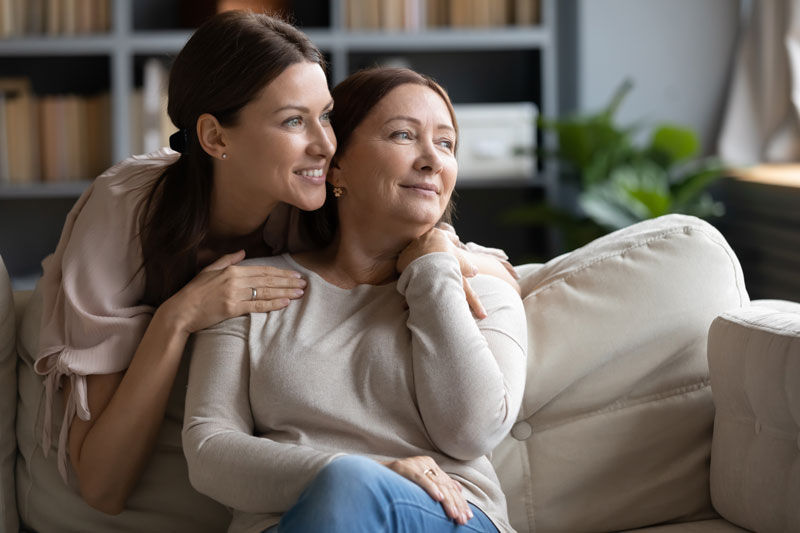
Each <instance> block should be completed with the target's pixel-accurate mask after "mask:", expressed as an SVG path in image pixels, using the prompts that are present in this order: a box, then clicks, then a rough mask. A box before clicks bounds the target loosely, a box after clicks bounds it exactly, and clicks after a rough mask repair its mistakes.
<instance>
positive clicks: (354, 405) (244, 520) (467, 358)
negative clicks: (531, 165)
mask: <svg viewBox="0 0 800 533" xmlns="http://www.w3.org/2000/svg"><path fill="white" fill-rule="evenodd" d="M333 97H334V99H335V102H336V112H335V114H334V117H333V121H334V122H333V125H334V129H335V131H336V132H337V136H338V139H339V147H340V151H339V152H338V153H337V156H336V157H335V158H334V161H333V163H332V167H331V170H330V171H329V174H328V181H329V183H330V184H331V185H332V186H333V195H332V198H330V202H332V203H333V205H334V210H335V213H336V217H330V216H328V217H325V216H323V219H324V220H323V221H322V222H321V223H319V224H315V225H314V228H315V229H316V231H317V235H318V237H319V238H320V239H325V238H326V237H329V238H330V242H329V243H328V244H327V245H326V246H324V247H323V248H321V249H319V250H317V251H314V252H308V253H303V254H297V255H289V254H284V255H282V256H279V257H272V258H264V259H260V260H257V261H256V262H255V264H259V265H269V266H273V267H277V268H284V269H290V270H297V271H299V272H301V273H302V274H303V275H304V276H306V277H307V278H308V286H307V288H306V294H305V296H304V298H303V299H302V300H298V301H297V302H295V304H294V305H292V306H289V307H287V308H285V309H282V310H280V311H273V312H271V313H268V314H267V313H260V314H258V313H256V314H251V315H249V316H244V317H239V318H234V319H231V320H228V321H226V322H223V323H222V324H220V325H218V326H216V327H214V328H211V329H208V330H205V331H203V332H201V333H199V334H197V335H196V337H195V347H194V353H193V359H192V364H191V371H190V379H189V389H188V393H187V404H186V416H185V421H184V430H183V443H184V451H185V453H186V456H187V460H188V465H189V473H190V479H191V481H192V484H193V485H194V486H195V488H196V489H197V490H199V491H200V492H203V493H205V494H207V495H209V496H211V497H212V498H215V499H217V500H218V501H220V502H222V503H224V504H225V505H228V506H230V507H232V508H234V510H235V512H234V519H233V523H232V525H231V528H230V531H263V530H264V529H265V528H269V527H271V526H274V525H275V524H277V523H278V522H279V521H280V526H279V527H280V531H282V532H283V531H348V532H351V531H378V530H390V531H461V530H464V531H495V529H496V528H497V529H500V530H503V531H510V530H511V528H510V526H509V524H508V520H507V516H506V508H505V499H504V497H503V494H502V492H501V490H500V487H499V483H498V480H497V477H496V475H495V473H494V471H493V470H492V467H491V464H490V462H489V459H488V458H487V454H488V453H489V452H490V451H491V450H492V448H493V447H494V446H495V445H496V444H497V443H498V442H499V441H500V440H501V439H502V438H503V437H504V436H505V434H506V433H507V431H508V430H509V428H510V426H511V424H512V423H513V421H514V419H515V418H516V415H517V412H518V410H519V406H520V401H521V398H522V392H523V386H524V370H525V357H526V354H525V346H526V329H525V319H524V313H523V308H522V304H521V301H520V299H519V296H518V295H517V294H516V293H515V291H514V290H513V289H512V288H511V286H510V285H509V284H507V283H505V282H504V281H501V280H499V279H497V278H493V277H489V276H484V275H479V276H477V277H475V278H473V279H472V280H471V283H472V287H473V288H474V289H475V291H476V292H477V293H478V295H479V296H480V298H481V300H482V302H483V303H484V306H485V308H486V315H487V316H486V317H485V318H482V319H478V320H476V319H475V318H474V317H473V316H472V314H471V313H470V309H469V306H468V304H467V301H466V299H465V295H464V289H463V287H462V278H461V274H460V269H459V263H458V261H457V259H456V257H455V255H454V245H453V243H452V242H451V240H450V239H449V238H448V237H447V236H446V235H445V233H444V232H443V231H441V230H439V229H436V228H435V226H436V224H437V222H438V221H439V220H440V219H441V218H442V216H443V214H444V213H445V212H446V210H447V207H448V204H449V201H450V196H451V193H452V191H453V188H454V185H455V181H456V172H457V165H456V160H455V148H456V134H457V132H456V121H455V116H454V114H453V108H452V105H451V104H450V101H449V98H448V96H447V94H446V93H445V92H444V90H443V89H442V88H441V87H440V86H439V85H437V84H436V83H435V82H433V81H432V80H430V79H429V78H427V77H424V76H422V75H419V74H417V73H414V72H413V71H409V70H404V69H373V70H368V71H363V72H361V73H358V74H355V75H353V76H351V77H350V78H348V79H347V80H345V81H344V82H342V83H341V84H340V85H339V86H337V87H336V88H335V89H334V91H333ZM454 522H455V523H454Z"/></svg>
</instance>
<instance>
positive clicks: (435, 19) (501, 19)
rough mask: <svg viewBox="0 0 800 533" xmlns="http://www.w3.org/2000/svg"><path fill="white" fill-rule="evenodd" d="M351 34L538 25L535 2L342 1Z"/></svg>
mask: <svg viewBox="0 0 800 533" xmlns="http://www.w3.org/2000/svg"><path fill="white" fill-rule="evenodd" d="M346 9H347V27H348V28H349V29H354V30H378V29H381V30H400V31H419V30H421V29H425V28H437V27H448V28H491V27H501V26H532V25H536V24H538V23H539V0H382V1H380V2H378V1H376V0H346Z"/></svg>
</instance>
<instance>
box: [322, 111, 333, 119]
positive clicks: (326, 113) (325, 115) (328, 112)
mask: <svg viewBox="0 0 800 533" xmlns="http://www.w3.org/2000/svg"><path fill="white" fill-rule="evenodd" d="M320 120H322V122H330V121H331V112H330V111H325V112H324V113H323V114H322V116H321V117H320Z"/></svg>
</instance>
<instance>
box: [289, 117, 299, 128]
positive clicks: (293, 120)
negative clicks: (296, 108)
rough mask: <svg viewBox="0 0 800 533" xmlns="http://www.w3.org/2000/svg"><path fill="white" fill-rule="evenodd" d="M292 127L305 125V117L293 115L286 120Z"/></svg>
mask: <svg viewBox="0 0 800 533" xmlns="http://www.w3.org/2000/svg"><path fill="white" fill-rule="evenodd" d="M284 124H286V125H287V126H289V127H290V128H297V127H300V126H302V125H303V119H302V118H300V117H292V118H290V119H289V120H287V121H286V122H284Z"/></svg>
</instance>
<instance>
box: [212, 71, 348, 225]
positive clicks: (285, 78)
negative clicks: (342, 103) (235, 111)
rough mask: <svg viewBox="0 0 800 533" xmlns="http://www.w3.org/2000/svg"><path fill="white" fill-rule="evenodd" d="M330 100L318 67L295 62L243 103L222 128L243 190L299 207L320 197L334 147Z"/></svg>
mask: <svg viewBox="0 0 800 533" xmlns="http://www.w3.org/2000/svg"><path fill="white" fill-rule="evenodd" d="M332 108H333V100H332V99H331V95H330V92H329V91H328V84H327V80H326V78H325V73H324V72H323V71H322V68H321V67H320V66H319V65H318V64H316V63H311V62H302V63H295V64H294V65H291V66H290V67H288V68H287V69H286V70H285V71H283V73H281V74H280V76H278V77H277V78H275V79H274V80H273V81H272V82H271V83H270V84H268V85H267V86H266V87H265V88H264V89H263V90H262V91H261V94H260V95H259V96H258V97H257V98H256V99H254V100H253V101H252V102H250V103H249V104H247V105H246V106H245V107H243V108H242V110H241V111H240V114H239V122H238V123H237V124H236V125H235V126H233V127H230V128H224V131H225V133H226V135H227V142H226V151H227V154H228V157H227V158H226V160H225V161H224V162H223V164H225V165H229V166H230V170H231V171H232V172H228V173H227V175H229V176H235V179H236V180H237V183H236V185H237V186H239V187H241V190H242V192H245V191H246V193H247V194H252V195H257V194H259V193H263V194H264V196H265V197H268V198H271V199H273V200H276V201H280V202H285V203H287V204H291V205H294V206H297V207H299V208H300V209H304V210H313V209H318V208H319V207H321V206H322V204H323V203H324V201H325V176H326V174H327V171H328V165H329V163H330V160H331V157H332V156H333V153H334V151H335V150H336V137H335V136H334V134H333V129H332V128H331V124H330V119H329V114H330V111H331V109H332Z"/></svg>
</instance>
